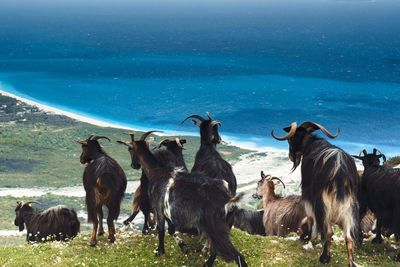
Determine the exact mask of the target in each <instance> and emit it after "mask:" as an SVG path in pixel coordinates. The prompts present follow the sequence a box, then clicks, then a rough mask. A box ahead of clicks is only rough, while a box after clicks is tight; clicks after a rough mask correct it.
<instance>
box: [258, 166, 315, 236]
mask: <svg viewBox="0 0 400 267" xmlns="http://www.w3.org/2000/svg"><path fill="white" fill-rule="evenodd" d="M274 180H277V181H279V182H281V183H282V185H283V186H285V185H284V183H283V182H282V181H281V180H280V179H279V178H277V177H272V176H271V175H265V174H264V172H261V180H260V181H258V183H257V193H256V194H255V197H257V198H262V203H263V207H264V217H263V222H264V227H265V234H266V235H267V236H271V235H277V236H283V237H284V236H287V235H288V234H289V233H290V232H296V233H299V234H300V238H301V239H302V240H305V239H307V238H308V239H309V238H311V228H312V225H311V224H312V221H311V220H307V216H306V211H305V208H304V202H303V201H302V199H301V197H300V196H294V195H292V196H287V197H280V196H277V195H276V194H275V185H274Z"/></svg>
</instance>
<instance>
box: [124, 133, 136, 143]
mask: <svg viewBox="0 0 400 267" xmlns="http://www.w3.org/2000/svg"><path fill="white" fill-rule="evenodd" d="M125 134H127V135H129V136H130V137H131V141H132V142H133V141H135V133H133V132H130V133H125Z"/></svg>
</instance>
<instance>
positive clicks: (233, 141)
mask: <svg viewBox="0 0 400 267" xmlns="http://www.w3.org/2000/svg"><path fill="white" fill-rule="evenodd" d="M0 94H2V95H4V96H7V97H11V98H14V99H16V100H18V101H21V102H24V103H26V104H28V105H30V106H34V107H37V108H38V109H40V110H41V111H43V112H45V113H50V114H54V115H62V116H66V117H68V118H71V119H74V120H76V121H79V122H82V123H88V124H91V125H95V126H99V127H106V128H115V129H122V130H129V131H140V132H143V131H149V130H152V129H150V128H145V127H139V126H134V125H132V126H131V125H124V124H121V123H117V122H108V121H106V120H102V119H97V118H93V117H90V116H88V115H81V114H78V113H76V112H73V111H67V110H63V109H61V108H59V107H54V106H51V105H49V104H44V103H41V102H40V101H37V100H32V99H29V98H27V97H23V96H19V95H17V94H15V93H10V92H9V91H6V90H5V88H4V85H3V84H2V83H1V81H0ZM161 131H162V132H160V133H155V135H157V136H178V135H180V136H194V137H198V138H200V137H199V136H198V134H196V133H193V132H185V131H175V130H171V129H161ZM221 137H222V139H223V143H226V144H228V145H231V146H235V147H238V148H241V149H246V150H251V151H254V152H287V150H286V149H281V148H277V147H272V146H258V145H257V144H256V142H253V141H251V140H243V141H239V140H237V139H238V137H235V136H231V135H224V134H221Z"/></svg>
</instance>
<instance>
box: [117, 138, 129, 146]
mask: <svg viewBox="0 0 400 267" xmlns="http://www.w3.org/2000/svg"><path fill="white" fill-rule="evenodd" d="M117 143H118V144H122V145H126V146H128V147H132V144H130V143H129V142H127V141H119V140H118V141H117Z"/></svg>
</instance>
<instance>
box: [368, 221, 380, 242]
mask: <svg viewBox="0 0 400 267" xmlns="http://www.w3.org/2000/svg"><path fill="white" fill-rule="evenodd" d="M381 231H382V224H381V221H380V220H379V219H378V218H377V219H376V234H375V237H374V239H372V241H371V242H372V243H375V244H381V243H382V242H383V239H382V232H381Z"/></svg>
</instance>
